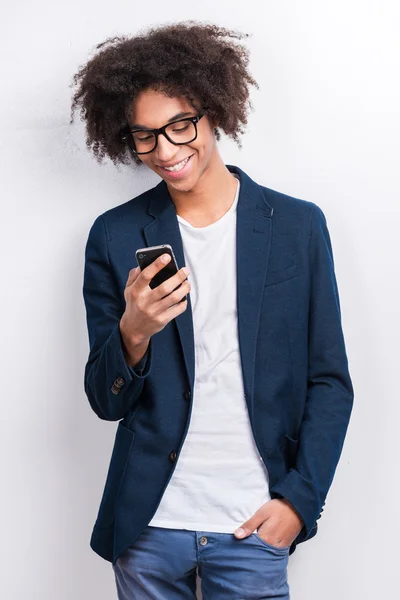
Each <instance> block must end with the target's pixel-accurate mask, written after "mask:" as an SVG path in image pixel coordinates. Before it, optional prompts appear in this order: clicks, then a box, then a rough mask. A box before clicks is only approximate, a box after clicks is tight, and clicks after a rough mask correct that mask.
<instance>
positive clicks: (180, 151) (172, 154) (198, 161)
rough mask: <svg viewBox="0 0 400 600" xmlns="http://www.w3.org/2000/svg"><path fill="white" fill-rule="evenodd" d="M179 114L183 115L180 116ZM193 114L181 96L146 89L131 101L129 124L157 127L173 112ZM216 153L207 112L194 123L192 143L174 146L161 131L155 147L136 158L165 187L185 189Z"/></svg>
mask: <svg viewBox="0 0 400 600" xmlns="http://www.w3.org/2000/svg"><path fill="white" fill-rule="evenodd" d="M182 113H187V114H184V116H180V115H181V114H182ZM197 114H198V113H197V111H196V110H195V109H193V107H192V106H191V105H190V104H189V103H188V102H187V100H185V99H184V98H182V97H178V98H169V97H168V96H166V95H164V94H163V93H162V92H156V91H154V90H151V89H148V90H144V91H143V92H141V93H140V94H139V95H138V97H137V99H136V100H135V102H134V104H133V106H132V108H131V113H130V125H131V128H132V129H137V128H140V127H145V128H150V129H158V128H159V127H162V126H163V125H166V124H167V123H168V122H169V121H170V120H171V119H172V118H174V117H176V115H178V116H177V117H176V118H178V119H179V118H185V117H195V116H197ZM139 126H140V127H139ZM216 153H217V149H216V144H215V136H214V127H213V124H212V123H211V122H210V121H209V119H208V118H207V115H204V116H203V117H202V118H201V119H200V121H199V122H198V123H197V138H196V139H195V140H194V141H193V142H189V143H187V144H184V145H179V146H177V145H175V144H172V143H171V142H170V141H168V140H167V139H166V137H165V136H163V135H162V134H161V135H159V136H158V143H157V147H156V149H155V150H153V152H150V153H149V154H140V155H139V158H140V160H141V161H142V162H143V163H145V164H146V165H147V166H148V167H149V168H150V169H152V170H153V171H154V172H155V173H157V174H158V175H160V177H162V178H163V179H164V180H165V181H166V183H167V184H168V186H169V187H171V188H174V189H176V190H177V191H180V192H185V191H186V192H187V191H190V190H192V189H193V188H194V187H195V186H196V184H197V182H198V181H199V179H200V177H201V176H202V174H203V173H204V172H205V171H206V170H207V168H209V167H210V166H211V164H212V162H213V158H215V157H216ZM188 158H189V160H188V161H187V163H186V164H184V165H183V166H182V168H181V169H179V170H176V171H174V172H169V171H167V170H166V169H165V167H171V166H173V165H176V164H178V163H180V162H182V161H185V160H186V159H188Z"/></svg>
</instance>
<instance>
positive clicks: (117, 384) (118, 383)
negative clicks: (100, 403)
mask: <svg viewBox="0 0 400 600" xmlns="http://www.w3.org/2000/svg"><path fill="white" fill-rule="evenodd" d="M124 385H125V379H124V378H123V377H117V379H116V380H115V381H114V383H113V384H112V387H111V391H112V393H113V394H115V395H117V394H119V393H120V391H121V388H122V386H124Z"/></svg>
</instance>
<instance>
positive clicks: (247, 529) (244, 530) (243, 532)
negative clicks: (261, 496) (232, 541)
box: [234, 502, 269, 538]
mask: <svg viewBox="0 0 400 600" xmlns="http://www.w3.org/2000/svg"><path fill="white" fill-rule="evenodd" d="M267 505H268V502H266V503H265V504H263V505H262V506H261V508H259V509H258V510H257V511H256V512H255V513H254V515H253V516H252V517H251V518H250V519H248V520H247V521H246V522H245V523H243V525H241V526H240V527H238V528H237V529H236V531H234V534H235V536H236V537H238V538H245V537H248V536H249V535H251V534H252V533H253V531H255V530H256V529H257V528H258V527H260V525H261V524H262V523H264V522H265V521H266V520H267V519H268V518H269V517H268V507H267Z"/></svg>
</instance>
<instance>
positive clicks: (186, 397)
mask: <svg viewBox="0 0 400 600" xmlns="http://www.w3.org/2000/svg"><path fill="white" fill-rule="evenodd" d="M191 395H192V394H191V392H190V390H185V392H184V394H183V396H184V398H185V400H190V396H191Z"/></svg>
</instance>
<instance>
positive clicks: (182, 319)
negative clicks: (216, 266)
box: [144, 181, 195, 389]
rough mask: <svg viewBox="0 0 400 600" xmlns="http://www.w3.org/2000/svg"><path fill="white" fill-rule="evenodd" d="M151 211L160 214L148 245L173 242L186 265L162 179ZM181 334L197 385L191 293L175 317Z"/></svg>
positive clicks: (147, 229) (181, 264) (146, 230)
mask: <svg viewBox="0 0 400 600" xmlns="http://www.w3.org/2000/svg"><path fill="white" fill-rule="evenodd" d="M148 212H149V213H150V214H151V215H153V217H156V218H155V219H154V221H152V222H151V223H149V224H148V225H146V227H145V228H144V236H145V239H146V242H147V245H148V246H158V245H160V244H169V245H170V246H171V247H172V250H173V252H174V254H175V258H176V262H177V263H178V269H181V268H182V267H184V266H185V256H184V253H183V245H182V237H181V232H180V229H179V223H178V219H177V217H176V209H175V204H174V203H173V201H172V198H171V196H170V194H169V191H168V187H167V184H166V183H165V181H161V182H160V183H159V184H158V185H157V186H156V187H155V188H154V194H153V195H152V198H151V202H150V204H149V208H148ZM174 321H175V324H176V327H177V328H178V334H179V338H180V341H181V344H182V350H183V356H184V360H185V365H186V370H187V373H188V377H189V382H190V386H191V388H192V389H193V386H194V365H195V355H194V332H193V319H192V305H191V302H190V294H189V295H188V306H187V309H186V310H185V311H184V312H183V313H181V314H180V315H178V316H177V317H176V318H175V319H174Z"/></svg>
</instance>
